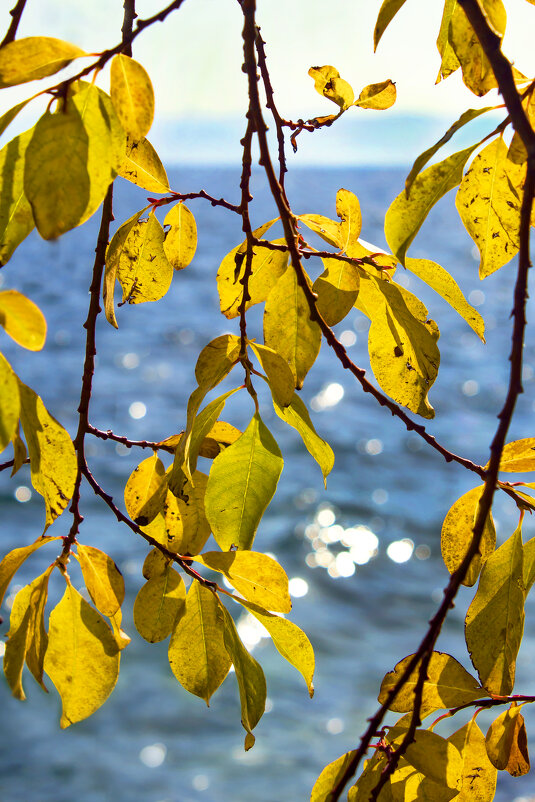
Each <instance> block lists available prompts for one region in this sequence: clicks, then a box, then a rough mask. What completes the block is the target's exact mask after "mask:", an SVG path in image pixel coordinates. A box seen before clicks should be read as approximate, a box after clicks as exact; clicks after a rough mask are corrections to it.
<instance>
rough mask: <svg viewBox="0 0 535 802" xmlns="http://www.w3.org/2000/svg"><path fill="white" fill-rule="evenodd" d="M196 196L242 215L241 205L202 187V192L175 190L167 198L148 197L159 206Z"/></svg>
mask: <svg viewBox="0 0 535 802" xmlns="http://www.w3.org/2000/svg"><path fill="white" fill-rule="evenodd" d="M196 198H202V199H203V200H207V201H210V203H211V204H212V206H223V208H224V209H228V210H229V212H235V213H236V214H239V215H241V207H240V206H236V205H235V204H234V203H229V201H226V200H225V199H224V198H214V197H212V195H209V194H208V193H207V192H205V191H204V189H201V191H200V192H173V194H172V195H167V196H166V197H165V198H147V200H148V201H149V203H152V205H153V206H154V207H155V208H157V207H158V206H166V205H167V204H168V203H175V202H176V201H185V200H194V199H196Z"/></svg>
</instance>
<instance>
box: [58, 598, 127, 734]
mask: <svg viewBox="0 0 535 802" xmlns="http://www.w3.org/2000/svg"><path fill="white" fill-rule="evenodd" d="M119 660H120V654H119V648H118V646H117V642H116V640H115V637H114V635H113V634H112V632H111V631H110V628H109V627H108V625H107V624H106V622H105V621H104V619H103V618H102V616H101V615H100V614H99V613H97V611H96V610H95V609H94V608H93V607H91V605H90V604H88V603H87V602H86V601H85V599H83V598H82V596H80V594H79V593H78V591H77V590H75V588H73V586H72V585H71V584H67V587H66V589H65V593H64V595H63V598H62V599H61V601H60V602H59V604H57V605H56V607H55V608H54V609H53V610H52V612H51V613H50V629H49V633H48V649H47V652H46V655H45V671H46V673H47V674H48V676H49V677H50V679H51V680H52V682H53V683H54V685H55V687H56V690H57V691H58V693H59V695H60V697H61V703H62V714H61V721H60V727H61V728H62V729H63V728H65V727H68V726H69V725H70V724H75V723H76V722H77V721H82V719H84V718H87V717H88V716H90V715H91V714H92V713H94V712H95V710H98V708H99V707H100V706H101V705H103V704H104V702H105V701H106V699H107V698H108V696H109V695H110V693H111V692H112V690H113V689H114V687H115V683H116V682H117V677H118V676H119Z"/></svg>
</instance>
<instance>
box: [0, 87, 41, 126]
mask: <svg viewBox="0 0 535 802" xmlns="http://www.w3.org/2000/svg"><path fill="white" fill-rule="evenodd" d="M35 97H36V95H34V96H33V97H29V98H27V100H23V101H22V102H21V103H17V105H16V106H13V108H12V109H9V110H8V111H6V112H5V114H2V116H1V117H0V134H3V133H4V131H5V130H6V128H7V127H8V126H9V125H10V123H12V122H13V120H14V119H15V117H16V116H17V114H18V113H19V111H22V109H23V108H24V107H25V106H27V105H28V103H29V102H30V100H33V99H34V98H35Z"/></svg>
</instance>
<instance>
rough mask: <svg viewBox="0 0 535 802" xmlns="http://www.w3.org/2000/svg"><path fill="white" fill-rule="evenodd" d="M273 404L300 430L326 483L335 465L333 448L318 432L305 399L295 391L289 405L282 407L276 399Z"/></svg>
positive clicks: (277, 410) (282, 417) (284, 418)
mask: <svg viewBox="0 0 535 802" xmlns="http://www.w3.org/2000/svg"><path fill="white" fill-rule="evenodd" d="M273 406H274V407H275V412H276V413H277V415H278V416H279V418H281V419H282V420H283V421H285V422H286V423H287V424H288V425H289V426H292V427H293V428H294V429H295V430H296V431H298V432H299V434H300V435H301V437H302V438H303V443H304V444H305V448H306V449H307V451H308V452H309V454H310V455H311V456H312V457H313V458H314V459H315V460H316V462H317V463H318V465H319V467H320V469H321V472H322V474H323V481H324V483H326V482H327V476H328V475H329V474H330V472H331V471H332V469H333V465H334V454H333V450H332V448H331V447H330V445H329V443H327V442H326V441H325V440H322V438H321V437H320V436H319V434H318V433H317V432H316V430H315V428H314V424H313V423H312V421H311V420H310V415H309V414H308V409H307V408H306V406H305V404H304V402H303V400H302V399H301V398H300V397H299V396H298V395H297V393H294V394H293V398H292V401H291V403H290V404H289V405H288V406H287V407H281V406H280V405H279V404H277V402H276V401H275V400H274V401H273Z"/></svg>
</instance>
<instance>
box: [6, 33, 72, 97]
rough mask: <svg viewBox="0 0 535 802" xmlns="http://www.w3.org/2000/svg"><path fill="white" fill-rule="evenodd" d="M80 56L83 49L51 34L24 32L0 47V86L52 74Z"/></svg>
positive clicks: (13, 84) (22, 82)
mask: <svg viewBox="0 0 535 802" xmlns="http://www.w3.org/2000/svg"><path fill="white" fill-rule="evenodd" d="M82 56H87V53H86V52H85V51H84V50H81V49H80V48H79V47H77V46H76V45H72V44H70V42H64V41H63V40H61V39H54V38H52V37H51V36H27V37H26V38H24V39H17V40H15V41H14V42H9V43H8V44H7V45H4V47H3V48H2V50H1V51H0V88H4V87H5V86H16V85H17V84H24V83H26V82H27V81H35V80H37V79H38V78H46V77H47V76H48V75H54V73H55V72H59V70H62V69H63V67H66V66H67V64H70V63H71V61H73V59H75V58H81V57H82Z"/></svg>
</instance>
